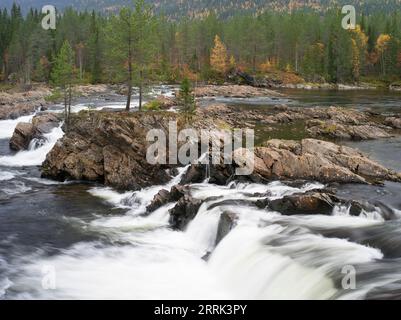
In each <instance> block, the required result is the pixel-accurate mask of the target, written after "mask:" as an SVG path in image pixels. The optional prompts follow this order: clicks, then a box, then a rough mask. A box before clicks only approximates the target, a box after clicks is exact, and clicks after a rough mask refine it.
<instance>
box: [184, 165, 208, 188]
mask: <svg viewBox="0 0 401 320" xmlns="http://www.w3.org/2000/svg"><path fill="white" fill-rule="evenodd" d="M206 176H207V172H206V165H202V164H193V165H191V166H190V168H189V169H188V171H187V172H186V173H185V174H184V175H183V177H182V178H181V181H180V184H181V185H185V184H190V183H201V182H203V181H205V179H206Z"/></svg>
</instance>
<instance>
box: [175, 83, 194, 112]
mask: <svg viewBox="0 0 401 320" xmlns="http://www.w3.org/2000/svg"><path fill="white" fill-rule="evenodd" d="M178 97H179V101H180V104H181V106H182V109H181V110H182V111H183V112H185V113H186V114H187V115H191V114H193V112H194V111H195V108H196V107H195V98H194V94H193V89H192V86H191V82H190V81H189V79H188V78H184V80H183V81H182V83H181V86H180V91H179V96H178Z"/></svg>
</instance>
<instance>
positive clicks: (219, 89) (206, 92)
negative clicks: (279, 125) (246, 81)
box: [195, 85, 281, 98]
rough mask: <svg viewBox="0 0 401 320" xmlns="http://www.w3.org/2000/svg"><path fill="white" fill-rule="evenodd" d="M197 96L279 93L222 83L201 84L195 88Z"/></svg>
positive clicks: (277, 94)
mask: <svg viewBox="0 0 401 320" xmlns="http://www.w3.org/2000/svg"><path fill="white" fill-rule="evenodd" d="M195 95H196V96H197V97H231V98H251V97H279V96H281V94H280V93H278V92H276V91H273V90H269V89H266V88H255V87H252V86H249V85H223V86H214V85H209V86H202V87H197V88H196V89H195Z"/></svg>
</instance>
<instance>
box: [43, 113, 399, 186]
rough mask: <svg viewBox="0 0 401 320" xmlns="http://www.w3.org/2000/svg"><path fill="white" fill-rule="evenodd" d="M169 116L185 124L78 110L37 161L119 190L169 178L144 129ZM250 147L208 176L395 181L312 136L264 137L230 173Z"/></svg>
mask: <svg viewBox="0 0 401 320" xmlns="http://www.w3.org/2000/svg"><path fill="white" fill-rule="evenodd" d="M169 121H178V130H181V129H183V128H185V126H186V125H185V124H184V123H185V122H184V121H183V116H182V115H180V114H176V113H171V112H141V113H139V112H138V113H123V112H117V113H107V112H85V111H84V112H80V113H79V114H77V115H74V117H73V119H72V122H71V127H70V130H69V132H68V133H67V134H66V135H65V136H64V137H63V138H62V139H61V140H60V141H59V142H58V143H57V144H56V145H55V147H54V148H53V150H52V151H51V152H50V153H49V154H48V156H47V159H46V161H45V163H44V164H43V171H42V172H43V176H45V177H49V178H54V179H58V180H64V179H76V180H89V181H100V182H103V183H105V184H106V185H109V186H113V187H116V188H119V189H139V188H143V187H147V186H151V185H155V184H163V183H165V182H167V181H168V180H169V179H171V176H170V175H169V173H168V172H167V171H166V170H167V169H171V168H173V167H176V166H177V165H173V166H168V165H151V164H149V163H148V162H147V160H146V151H147V147H148V146H149V142H147V141H146V134H147V132H148V131H149V130H150V129H162V130H163V131H165V132H166V133H167V129H168V123H169ZM191 126H192V127H194V128H195V129H200V128H208V129H220V128H226V127H227V124H226V123H225V122H224V121H222V120H217V119H216V118H214V117H213V116H211V117H207V116H204V117H200V116H198V115H196V116H195V117H194V119H193V121H192V123H191ZM167 136H168V135H167ZM217 139H218V137H217ZM250 152H251V151H249V150H245V149H237V150H236V151H235V155H236V157H235V162H234V163H233V164H231V165H223V164H221V165H212V166H210V179H211V180H210V181H211V182H212V183H217V184H226V183H227V182H229V181H231V180H233V179H247V180H251V181H257V182H264V181H272V180H293V179H302V180H314V181H321V182H339V183H350V182H354V183H378V182H381V181H384V180H391V181H401V176H400V174H398V173H396V172H393V171H391V170H388V169H387V168H385V167H383V166H381V165H380V164H378V163H377V162H375V161H373V160H371V159H369V158H368V157H367V156H366V155H364V154H362V153H361V152H359V151H358V150H355V149H352V148H349V147H346V146H341V145H337V144H334V143H331V142H327V141H321V140H316V139H304V140H302V141H292V140H269V141H267V142H265V143H264V144H263V145H262V146H260V147H256V148H255V149H254V152H253V154H254V157H253V159H254V172H253V174H251V175H250V176H247V177H235V175H234V174H233V173H234V171H235V169H236V168H237V167H241V166H243V164H244V163H246V160H247V159H252V154H250ZM205 172H206V170H205V167H204V165H193V166H192V167H191V168H190V169H189V170H188V172H187V173H186V175H184V177H183V178H182V184H188V183H194V182H200V181H202V180H203V179H205V178H206V177H205Z"/></svg>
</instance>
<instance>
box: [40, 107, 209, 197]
mask: <svg viewBox="0 0 401 320" xmlns="http://www.w3.org/2000/svg"><path fill="white" fill-rule="evenodd" d="M182 117H183V115H181V114H177V113H171V112H135V113H126V112H113V113H107V112H96V111H93V112H88V111H82V112H80V113H78V114H73V115H72V118H71V125H70V128H69V131H68V133H67V134H66V135H64V137H63V138H62V139H61V140H60V141H58V143H56V145H55V146H54V148H53V150H52V151H51V152H50V153H49V154H48V155H47V158H46V161H45V162H44V164H43V168H42V175H43V177H47V178H53V179H56V180H64V179H66V178H68V179H72V180H89V181H98V182H102V183H104V184H106V185H108V186H112V187H115V188H117V189H124V190H127V189H128V190H132V189H133V190H137V189H141V188H145V187H149V186H152V185H160V184H165V183H166V182H168V181H169V180H170V179H171V176H170V175H169V174H168V172H167V169H172V168H174V167H177V166H181V165H169V164H162V165H160V164H156V165H153V164H150V163H149V162H148V161H147V159H146V153H147V150H148V146H149V145H150V144H151V143H150V142H147V140H146V135H147V133H148V132H149V131H150V130H153V129H161V130H163V131H164V132H165V133H166V136H167V137H168V132H167V130H168V127H169V122H170V121H177V123H178V128H177V129H178V131H180V130H182V129H183V128H184V126H185V125H186V123H185V122H184V121H183V119H182ZM195 120H196V121H195ZM195 120H194V122H193V123H191V126H193V127H194V128H195V129H197V127H196V126H197V125H199V126H201V125H205V126H207V127H208V128H211V129H213V128H214V124H213V122H212V120H211V119H201V120H202V121H200V120H199V119H195ZM178 147H180V144H179V145H178Z"/></svg>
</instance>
